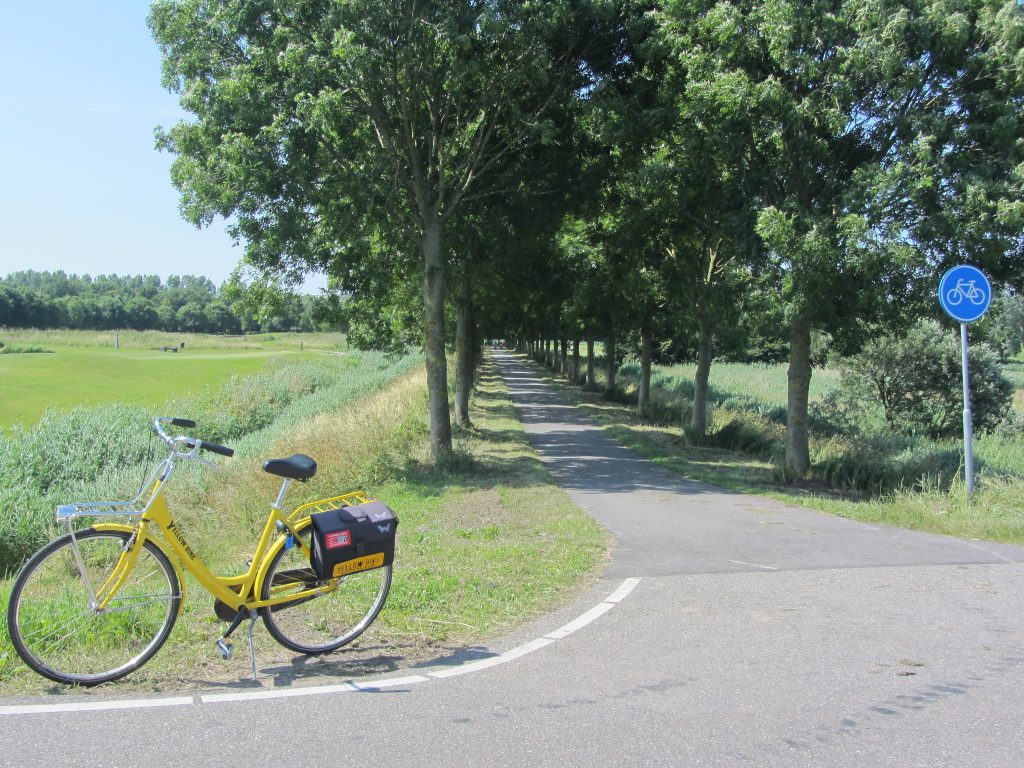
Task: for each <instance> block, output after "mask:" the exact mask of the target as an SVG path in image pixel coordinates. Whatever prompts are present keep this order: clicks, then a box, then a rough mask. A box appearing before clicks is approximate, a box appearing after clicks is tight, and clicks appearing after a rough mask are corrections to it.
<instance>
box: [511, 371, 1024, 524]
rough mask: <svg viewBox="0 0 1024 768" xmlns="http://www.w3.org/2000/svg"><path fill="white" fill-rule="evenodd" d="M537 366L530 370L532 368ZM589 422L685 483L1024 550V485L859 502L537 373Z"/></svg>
mask: <svg viewBox="0 0 1024 768" xmlns="http://www.w3.org/2000/svg"><path fill="white" fill-rule="evenodd" d="M531 364H532V362H531ZM534 369H535V370H537V371H538V372H540V374H541V375H542V376H543V377H544V378H545V380H546V381H548V382H549V383H551V384H553V385H555V386H556V387H558V388H559V390H560V391H561V392H562V393H563V394H564V395H565V396H566V398H567V399H569V400H570V402H572V403H574V404H575V405H576V406H577V407H579V408H580V410H581V411H583V412H584V413H585V414H586V415H587V416H589V417H590V418H592V419H593V420H594V421H595V422H596V423H598V424H600V425H601V426H602V427H604V428H605V429H606V430H608V432H609V433H610V434H611V435H612V436H613V437H615V439H617V440H618V441H619V442H621V443H622V444H624V445H627V446H629V447H630V448H632V449H633V450H635V451H636V452H637V453H639V454H640V455H641V456H643V457H644V458H647V459H650V460H651V461H654V462H656V463H657V464H660V465H661V466H664V467H665V468H667V469H669V470H672V471H673V472H676V473H678V474H681V475H685V476H687V477H690V478H693V479H696V480H701V481H703V482H707V483H711V484H714V485H719V486H722V487H725V488H729V489H731V490H734V491H739V492H742V493H756V494H760V495H763V496H770V497H772V498H775V499H778V500H780V501H785V502H788V503H791V504H797V505H800V506H804V507H809V508H811V509H816V510H818V511H821V512H825V513H828V514H833V515H838V516H840V517H848V518H851V519H855V520H862V521H865V522H871V523H879V524H883V525H894V526H899V527H903V528H913V529H916V530H921V531H928V532H931V533H940V534H945V535H949V536H956V537H959V538H967V539H983V540H988V541H998V542H1005V543H1012V544H1024V481H1022V480H1021V479H1020V478H1014V477H999V476H992V477H982V478H981V479H980V480H979V483H978V488H977V490H976V492H975V494H974V495H973V496H968V495H967V493H966V489H965V487H964V485H963V483H962V482H961V481H958V480H957V481H954V482H953V483H952V485H951V486H950V487H949V488H948V490H940V489H926V490H910V489H901V490H896V491H893V492H891V493H886V494H881V495H874V496H872V495H868V494H855V493H850V492H845V491H840V490H837V489H835V488H833V487H830V486H828V485H826V484H824V483H814V482H808V483H803V484H800V485H786V484H783V483H782V482H781V481H780V479H779V478H780V472H779V469H778V467H777V465H776V464H775V463H773V462H772V461H770V460H768V459H766V458H763V457H760V456H757V455H753V454H749V453H744V452H741V451H734V450H728V449H723V448H713V447H711V448H709V447H702V446H695V445H691V444H689V443H687V442H686V440H685V439H684V437H683V435H682V429H681V428H680V427H678V426H666V425H664V424H655V423H652V422H649V421H647V420H645V419H642V418H640V416H639V415H638V414H637V411H636V407H635V406H633V405H629V404H624V403H618V402H611V401H608V400H605V399H604V397H603V396H602V395H601V394H600V393H597V392H588V391H585V390H582V389H580V388H579V387H576V386H571V385H569V384H567V383H566V382H565V381H564V380H562V379H558V378H554V377H552V376H551V374H550V373H549V372H548V371H547V370H542V369H541V368H540V367H539V366H536V365H534Z"/></svg>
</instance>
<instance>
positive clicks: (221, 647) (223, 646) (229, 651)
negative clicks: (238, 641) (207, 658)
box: [217, 637, 235, 661]
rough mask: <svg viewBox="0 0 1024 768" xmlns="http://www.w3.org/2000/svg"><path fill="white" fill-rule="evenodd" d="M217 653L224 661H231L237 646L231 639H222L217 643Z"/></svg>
mask: <svg viewBox="0 0 1024 768" xmlns="http://www.w3.org/2000/svg"><path fill="white" fill-rule="evenodd" d="M217 651H218V652H219V653H220V657H221V658H222V659H224V661H231V657H232V656H233V655H234V653H235V646H234V645H233V644H232V642H231V638H230V637H222V638H221V639H220V640H218V641H217Z"/></svg>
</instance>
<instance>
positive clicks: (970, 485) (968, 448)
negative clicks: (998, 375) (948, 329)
mask: <svg viewBox="0 0 1024 768" xmlns="http://www.w3.org/2000/svg"><path fill="white" fill-rule="evenodd" d="M960 354H961V357H962V360H963V368H964V476H965V477H966V480H967V495H968V496H970V495H971V494H973V493H974V424H973V422H972V420H971V379H970V368H969V363H968V361H967V323H960Z"/></svg>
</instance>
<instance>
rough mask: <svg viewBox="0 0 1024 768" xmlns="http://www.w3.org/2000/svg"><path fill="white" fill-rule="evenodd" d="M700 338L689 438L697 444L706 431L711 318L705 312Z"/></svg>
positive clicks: (700, 323)
mask: <svg viewBox="0 0 1024 768" xmlns="http://www.w3.org/2000/svg"><path fill="white" fill-rule="evenodd" d="M698 322H699V326H700V338H699V340H698V342H697V373H696V374H695V375H694V377H693V411H692V413H691V415H690V437H691V438H692V439H693V440H695V441H697V442H698V443H699V442H702V441H703V440H704V436H705V434H707V431H708V380H709V379H710V377H711V356H712V352H713V349H712V344H711V342H712V334H711V318H709V317H708V314H707V312H706V311H702V312H701V313H700V317H699V321H698Z"/></svg>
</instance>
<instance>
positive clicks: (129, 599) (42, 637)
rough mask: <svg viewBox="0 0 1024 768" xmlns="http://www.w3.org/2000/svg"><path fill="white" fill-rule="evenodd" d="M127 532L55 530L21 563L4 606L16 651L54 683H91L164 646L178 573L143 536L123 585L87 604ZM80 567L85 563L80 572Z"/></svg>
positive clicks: (123, 671)
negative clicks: (55, 535)
mask: <svg viewBox="0 0 1024 768" xmlns="http://www.w3.org/2000/svg"><path fill="white" fill-rule="evenodd" d="M129 538H130V535H129V534H128V533H123V532H120V531H97V530H96V529H94V528H87V529H85V530H83V531H77V532H76V533H75V541H77V543H78V550H79V553H80V554H81V561H79V558H78V557H77V556H76V555H75V551H74V546H73V542H72V539H71V535H70V534H68V535H65V536H61V537H60V538H59V539H56V540H54V541H52V542H50V544H48V545H47V546H45V547H43V548H42V549H41V550H39V551H38V552H37V553H36V554H35V555H33V556H32V557H31V558H30V559H29V561H28V562H27V563H26V564H25V567H24V568H23V569H22V571H21V573H20V574H19V575H18V578H17V580H15V582H14V587H13V589H12V590H11V601H10V603H9V604H8V607H7V627H8V630H9V632H10V635H11V642H12V643H13V645H14V649H15V650H16V651H17V652H18V655H19V656H20V657H21V658H22V659H23V660H24V662H25V663H26V664H28V665H29V666H30V667H31V668H32V669H33V670H35V671H36V672H38V673H39V674H40V675H43V676H44V677H48V678H49V679H51V680H55V681H57V682H58V683H66V684H68V685H84V686H91V685H99V684H101V683H106V682H110V681H111V680H117V679H118V678H119V677H124V676H125V675H127V674H128V673H130V672H133V671H134V670H136V669H138V668H139V667H141V666H142V665H143V664H145V663H146V662H147V661H148V660H149V658H150V657H151V656H152V655H153V654H154V653H156V652H157V651H158V650H159V649H160V646H161V645H163V644H164V641H165V640H166V639H167V636H168V635H169V634H170V632H171V628H172V627H173V626H174V621H175V619H176V618H177V616H178V608H179V606H180V605H181V589H180V587H179V584H178V576H177V573H176V572H175V570H174V567H173V566H172V565H171V563H170V561H169V560H168V559H167V555H165V554H164V553H163V551H162V550H161V549H160V548H159V547H157V546H156V545H155V544H154V543H153V542H151V541H147V542H145V545H144V546H143V548H142V551H141V552H140V553H139V558H138V560H137V561H136V563H135V566H134V567H133V568H132V570H131V571H130V572H129V573H128V575H127V577H126V578H125V581H124V584H123V585H122V586H121V588H120V589H119V590H118V591H117V593H116V594H115V595H114V597H113V599H112V600H110V602H109V604H108V605H107V606H106V607H105V608H104V609H103V610H102V611H99V610H97V609H96V607H95V606H94V605H92V594H91V592H92V590H98V589H101V588H102V587H103V585H105V584H106V583H107V579H108V578H109V577H110V574H111V573H112V572H113V570H114V567H115V566H116V565H117V562H118V559H119V558H120V557H121V554H122V552H123V551H124V549H125V546H126V545H127V543H128V540H129ZM82 566H84V568H85V573H84V575H83V572H82Z"/></svg>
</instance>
